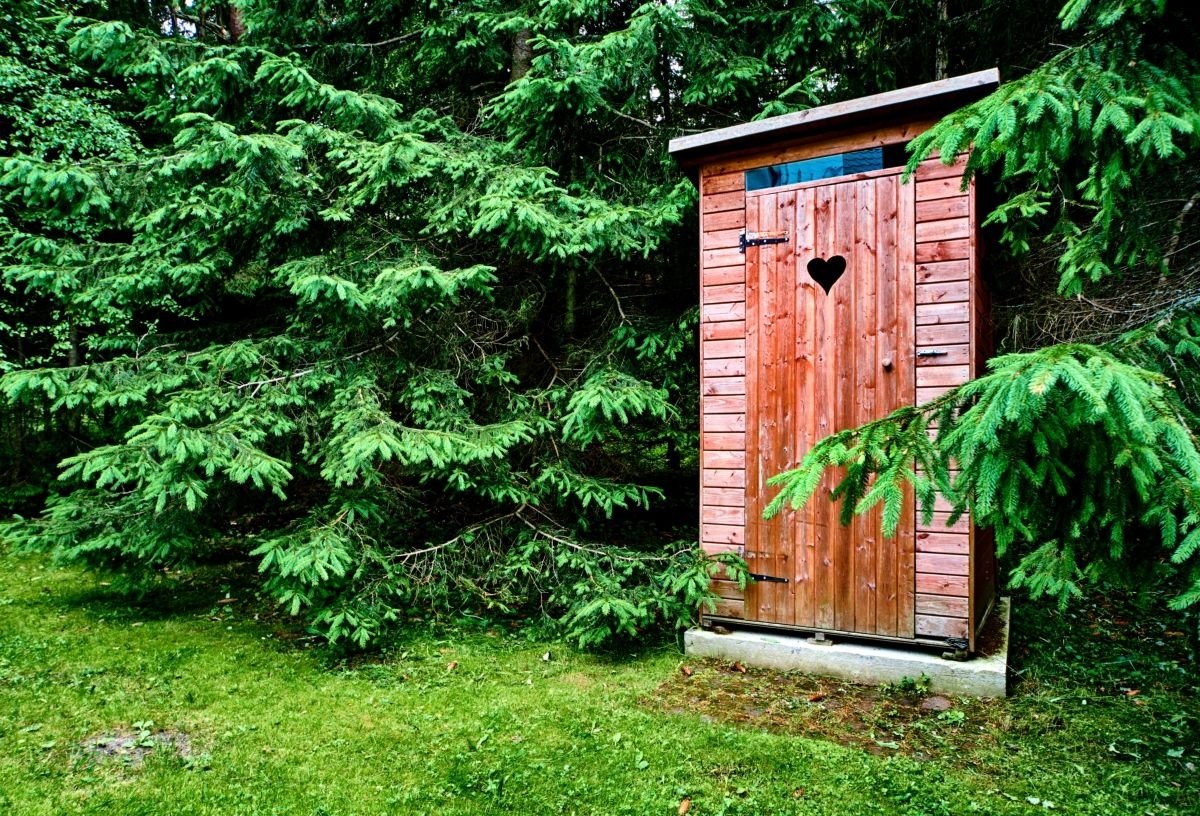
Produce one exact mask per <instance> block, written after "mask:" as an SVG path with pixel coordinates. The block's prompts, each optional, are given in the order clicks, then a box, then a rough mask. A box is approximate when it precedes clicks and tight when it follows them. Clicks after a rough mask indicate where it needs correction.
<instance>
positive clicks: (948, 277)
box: [917, 260, 971, 285]
mask: <svg viewBox="0 0 1200 816" xmlns="http://www.w3.org/2000/svg"><path fill="white" fill-rule="evenodd" d="M970 277H971V262H970V261H968V260H958V261H931V262H929V263H923V264H917V284H918V285H919V284H922V283H943V282H946V281H960V280H961V281H965V280H968V279H969V278H970Z"/></svg>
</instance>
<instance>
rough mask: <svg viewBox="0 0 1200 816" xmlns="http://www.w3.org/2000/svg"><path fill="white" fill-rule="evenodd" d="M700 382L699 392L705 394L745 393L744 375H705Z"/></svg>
mask: <svg viewBox="0 0 1200 816" xmlns="http://www.w3.org/2000/svg"><path fill="white" fill-rule="evenodd" d="M701 383H702V384H701V386H700V393H701V394H704V395H705V396H718V395H737V394H745V393H746V378H745V377H705V378H703V379H702V380H701Z"/></svg>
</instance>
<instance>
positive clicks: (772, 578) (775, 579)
mask: <svg viewBox="0 0 1200 816" xmlns="http://www.w3.org/2000/svg"><path fill="white" fill-rule="evenodd" d="M749 575H750V577H751V578H753V579H754V580H755V581H763V582H765V583H768V584H786V583H787V582H788V579H787V578H780V577H779V576H778V575H759V574H758V573H757V572H751V573H749Z"/></svg>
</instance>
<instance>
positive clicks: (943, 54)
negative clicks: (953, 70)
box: [933, 0, 950, 79]
mask: <svg viewBox="0 0 1200 816" xmlns="http://www.w3.org/2000/svg"><path fill="white" fill-rule="evenodd" d="M949 19H950V0H938V3H937V28H936V29H935V31H936V32H937V50H936V51H935V53H934V58H933V59H934V66H933V78H934V79H945V78H946V77H948V76H949V75H950V74H949V71H950V49H949V46H948V44H947V41H948V40H949V39H950V32H949V30H948V29H947V26H946V23H947V22H948V21H949Z"/></svg>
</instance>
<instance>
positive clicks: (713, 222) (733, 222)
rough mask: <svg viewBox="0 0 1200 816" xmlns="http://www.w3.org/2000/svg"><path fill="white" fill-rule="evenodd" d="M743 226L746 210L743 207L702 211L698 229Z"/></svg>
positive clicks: (744, 224)
mask: <svg viewBox="0 0 1200 816" xmlns="http://www.w3.org/2000/svg"><path fill="white" fill-rule="evenodd" d="M738 175H739V176H740V175H744V174H742V173H739V174H738ZM745 226H746V211H745V210H744V209H737V210H725V211H724V212H710V213H704V214H703V215H701V217H700V229H701V230H703V231H704V232H709V231H712V230H723V229H741V228H743V227H745Z"/></svg>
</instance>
